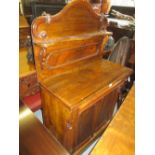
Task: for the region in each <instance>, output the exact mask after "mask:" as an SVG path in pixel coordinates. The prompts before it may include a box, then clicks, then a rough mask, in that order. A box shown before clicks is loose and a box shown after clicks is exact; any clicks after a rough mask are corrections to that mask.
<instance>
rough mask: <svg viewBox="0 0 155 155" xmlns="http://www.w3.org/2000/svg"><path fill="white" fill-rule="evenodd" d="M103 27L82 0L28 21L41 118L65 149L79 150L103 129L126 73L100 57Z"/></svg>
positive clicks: (102, 19) (105, 35) (104, 40)
mask: <svg viewBox="0 0 155 155" xmlns="http://www.w3.org/2000/svg"><path fill="white" fill-rule="evenodd" d="M106 27H107V20H106V18H105V17H104V16H100V15H97V14H96V13H95V12H94V11H93V9H92V7H91V5H90V3H88V2H87V1H83V0H75V1H72V2H70V3H68V4H67V5H66V6H65V7H64V9H63V10H62V11H61V12H59V13H58V14H56V15H54V16H50V15H49V14H46V15H44V16H40V17H38V18H37V19H36V20H35V21H34V22H33V25H32V28H33V29H32V38H33V42H34V55H35V61H36V70H37V74H38V80H39V83H40V86H41V97H42V107H43V119H44V123H45V126H46V127H47V128H48V129H49V130H50V132H52V133H53V134H54V135H55V136H56V138H57V139H58V140H59V141H60V142H61V144H63V146H64V147H65V148H66V149H67V150H68V151H69V152H70V153H79V152H80V151H81V150H82V149H84V148H85V147H86V146H87V145H88V144H89V143H90V142H92V141H93V140H94V139H95V138H97V137H98V136H99V135H100V134H101V133H102V132H103V131H104V130H105V128H106V127H107V125H108V123H109V122H110V120H111V118H112V115H113V110H114V107H115V104H116V101H117V97H118V92H119V89H120V87H121V86H122V84H123V83H124V81H125V80H126V79H127V78H128V76H129V75H130V74H131V73H132V70H130V69H128V68H125V67H122V66H120V65H118V64H113V63H111V62H109V61H106V60H103V59H102V56H103V49H104V47H105V45H106V43H107V41H108V38H109V36H110V35H111V33H110V32H107V31H106Z"/></svg>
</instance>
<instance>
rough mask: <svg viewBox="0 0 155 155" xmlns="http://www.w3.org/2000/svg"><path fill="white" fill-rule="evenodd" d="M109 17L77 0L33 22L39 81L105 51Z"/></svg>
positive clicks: (70, 68) (86, 3)
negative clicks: (54, 13)
mask: <svg viewBox="0 0 155 155" xmlns="http://www.w3.org/2000/svg"><path fill="white" fill-rule="evenodd" d="M106 27H107V20H106V18H105V17H104V16H102V17H101V16H100V15H97V14H96V13H95V12H94V11H93V9H92V7H91V5H90V4H89V3H88V2H87V1H83V0H79V1H78V0H75V1H72V2H70V3H69V4H67V5H66V6H65V7H64V8H63V10H61V11H60V12H59V13H58V14H56V15H53V16H50V15H49V14H47V15H45V16H40V17H38V18H36V19H35V20H34V21H33V24H32V37H33V43H34V53H35V62H36V69H37V72H38V79H39V81H43V80H45V79H46V78H48V77H49V76H54V75H58V74H62V73H64V72H66V71H68V70H72V69H73V68H74V67H73V65H74V64H75V63H77V62H79V61H83V60H86V59H89V58H92V57H96V56H99V55H100V56H101V55H102V54H103V52H104V50H103V49H104V47H105V44H106V43H107V40H108V37H109V35H111V33H110V32H107V31H106Z"/></svg>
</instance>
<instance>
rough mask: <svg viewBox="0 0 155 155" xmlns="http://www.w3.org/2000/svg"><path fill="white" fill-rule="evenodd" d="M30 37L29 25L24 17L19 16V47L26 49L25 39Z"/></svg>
mask: <svg viewBox="0 0 155 155" xmlns="http://www.w3.org/2000/svg"><path fill="white" fill-rule="evenodd" d="M28 36H31V29H30V25H29V24H28V22H27V20H26V18H25V17H24V16H19V47H20V48H23V47H27V45H26V42H27V37H28Z"/></svg>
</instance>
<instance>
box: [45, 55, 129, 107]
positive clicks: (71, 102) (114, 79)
mask: <svg viewBox="0 0 155 155" xmlns="http://www.w3.org/2000/svg"><path fill="white" fill-rule="evenodd" d="M74 67H75V66H74ZM130 73H131V70H130V69H128V68H124V67H122V66H121V65H118V64H113V63H111V62H109V61H107V60H103V59H102V58H93V59H90V61H84V62H83V63H82V64H80V63H78V67H77V70H75V71H72V72H69V73H68V74H67V73H66V74H64V75H61V76H56V77H51V78H48V79H47V80H46V81H44V82H42V85H43V86H44V87H45V88H46V89H48V91H50V92H52V93H53V94H54V95H55V96H57V97H58V98H59V99H61V100H62V101H63V102H64V104H65V105H66V106H67V107H68V108H70V109H72V108H73V107H75V106H77V105H78V106H79V105H80V104H81V105H85V106H86V105H87V104H90V103H89V101H90V100H91V101H92V99H93V97H94V96H95V97H96V96H99V95H101V93H102V95H103V94H105V93H106V92H107V91H108V90H111V89H114V88H115V87H116V86H117V85H118V84H120V83H122V82H123V81H124V79H125V78H127V77H128V75H129V74H130ZM81 90H82V91H81ZM94 93H95V95H94ZM102 95H101V96H102Z"/></svg>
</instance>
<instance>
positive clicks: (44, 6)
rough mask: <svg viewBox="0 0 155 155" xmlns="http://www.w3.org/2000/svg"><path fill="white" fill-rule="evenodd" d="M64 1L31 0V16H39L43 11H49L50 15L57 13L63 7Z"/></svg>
mask: <svg viewBox="0 0 155 155" xmlns="http://www.w3.org/2000/svg"><path fill="white" fill-rule="evenodd" d="M65 5H66V4H65V3H52V4H51V3H50V4H49V3H45V2H44V3H39V2H33V3H32V4H31V7H32V18H33V19H34V18H36V17H38V16H41V15H42V13H43V12H46V13H49V14H51V15H54V14H56V13H58V12H59V11H60V10H62V9H63V7H64V6H65Z"/></svg>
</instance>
